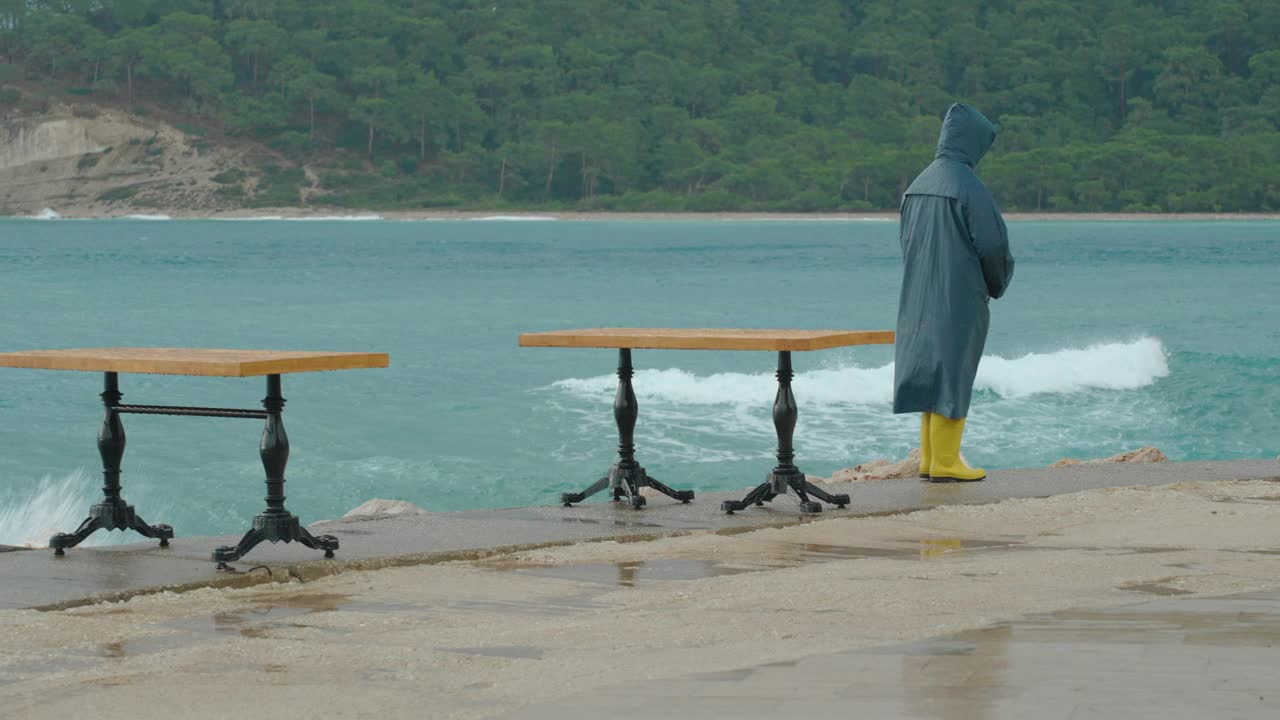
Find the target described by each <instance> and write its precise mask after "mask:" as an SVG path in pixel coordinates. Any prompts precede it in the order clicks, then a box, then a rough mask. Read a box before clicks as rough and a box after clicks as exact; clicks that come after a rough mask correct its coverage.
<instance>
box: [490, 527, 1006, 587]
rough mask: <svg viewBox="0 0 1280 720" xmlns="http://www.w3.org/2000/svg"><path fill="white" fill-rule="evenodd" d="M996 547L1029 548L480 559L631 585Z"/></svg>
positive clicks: (787, 549)
mask: <svg viewBox="0 0 1280 720" xmlns="http://www.w3.org/2000/svg"><path fill="white" fill-rule="evenodd" d="M995 548H1006V549H1015V550H1018V549H1031V548H1028V547H1026V546H1023V545H1021V544H1019V543H1015V542H1011V541H1006V540H985V539H958V538H928V539H924V540H921V541H919V543H917V544H901V545H896V546H893V545H890V546H886V547H850V546H846V545H827V544H822V543H791V542H768V543H765V542H753V541H744V545H743V547H742V556H741V557H740V558H735V559H729V560H724V559H716V560H690V559H658V560H625V561H619V562H610V563H578V564H568V565H543V564H538V563H530V562H519V561H515V562H512V561H509V560H508V561H503V560H499V561H496V562H488V563H481V564H480V566H481V567H488V568H490V569H493V570H500V571H507V572H518V573H521V574H525V575H534V576H538V577H548V578H556V579H560V580H576V581H578V582H588V583H596V584H601V585H613V586H617V587H635V586H636V584H637V583H641V582H654V581H669V580H702V579H705V578H714V577H725V576H729V575H741V574H744V573H753V572H762V571H766V570H779V569H784V568H792V567H800V566H802V565H811V564H818V563H826V562H835V561H839V560H866V559H872V558H888V559H896V560H926V561H927V560H933V559H937V558H941V557H946V556H954V555H959V554H963V553H965V552H967V551H973V550H985V549H995Z"/></svg>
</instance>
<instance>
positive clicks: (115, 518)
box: [49, 497, 173, 555]
mask: <svg viewBox="0 0 1280 720" xmlns="http://www.w3.org/2000/svg"><path fill="white" fill-rule="evenodd" d="M99 530H108V531H110V530H132V531H134V532H136V533H138V534H139V535H141V536H143V537H148V538H155V539H157V540H159V541H160V547H169V541H170V540H171V539H173V528H171V527H169V526H168V525H158V524H157V525H148V524H147V523H146V522H145V521H144V520H143V519H142V518H140V517H138V515H137V513H135V512H134V511H133V506H132V505H130V504H128V503H126V502H125V501H124V500H122V499H120V498H119V497H116V498H108V499H106V500H103V501H102V502H100V503H98V504H96V505H94V506H93V507H91V508H89V517H88V518H86V519H85V521H84V522H82V523H80V527H79V528H76V531H75V532H73V533H58V534H56V535H54V536H53V537H51V538H49V547H51V548H53V554H54V555H66V554H67V553H66V548H73V547H75V546H77V545H79V544H80V543H82V542H84V540H85V538H87V537H89V536H90V535H92V534H94V533H96V532H97V531H99Z"/></svg>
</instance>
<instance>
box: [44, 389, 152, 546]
mask: <svg viewBox="0 0 1280 720" xmlns="http://www.w3.org/2000/svg"><path fill="white" fill-rule="evenodd" d="M100 397H101V398H102V404H103V405H104V406H105V407H106V415H105V416H104V417H103V418H102V428H101V429H100V430H99V431H98V454H99V455H101V456H102V478H103V483H102V494H103V498H102V502H100V503H98V504H96V505H94V506H93V507H91V508H89V517H88V518H87V519H85V521H84V522H82V523H80V527H79V528H77V529H76V531H75V532H73V533H58V534H56V535H54V536H53V537H51V538H49V547H51V548H53V554H54V555H65V554H66V552H65V551H66V549H67V548H72V547H75V546H77V545H79V544H80V543H82V542H84V540H85V538H87V537H89V536H90V535H92V534H94V533H95V532H97V531H99V530H108V531H109V530H133V531H134V532H136V533H138V534H139V535H142V536H143V537H149V538H156V539H158V540H159V541H160V547H169V539H170V538H172V537H173V528H171V527H169V526H168V525H148V524H147V523H146V522H144V521H143V520H142V518H140V517H138V516H137V514H136V513H134V511H133V506H132V505H130V504H128V503H127V502H125V501H124V498H123V497H121V496H120V461H121V460H122V459H123V458H124V445H125V435H124V423H122V422H120V413H118V412H116V406H117V405H119V404H120V398H122V397H124V396H123V395H122V394H121V393H120V384H119V377H118V376H117V374H116V373H113V372H109V373H106V375H105V378H104V380H103V390H102V395H101V396H100Z"/></svg>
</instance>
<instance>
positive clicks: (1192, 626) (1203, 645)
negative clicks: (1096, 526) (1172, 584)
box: [669, 591, 1280, 720]
mask: <svg viewBox="0 0 1280 720" xmlns="http://www.w3.org/2000/svg"><path fill="white" fill-rule="evenodd" d="M1276 648H1280V592H1276V591H1272V592H1268V593H1263V594H1259V593H1250V594H1245V595H1237V596H1228V597H1221V598H1195V599H1189V598H1159V599H1151V600H1148V601H1146V602H1143V603H1141V604H1137V605H1126V606H1120V607H1112V608H1099V609H1083V610H1064V611H1060V612H1054V613H1046V614H1036V615H1030V616H1026V617H1023V618H1019V619H1016V620H1013V621H1009V622H1002V623H999V624H997V625H993V626H991V627H987V628H981V629H976V630H966V631H963V632H959V633H955V634H952V635H946V636H941V637H936V638H931V639H927V640H921V641H916V642H909V643H903V644H900V645H890V646H884V647H875V648H865V649H859V650H852V651H848V652H841V653H836V654H832V655H815V656H809V657H805V658H802V659H801V660H800V661H799V662H798V664H797V665H796V666H795V668H794V669H792V670H782V671H781V674H779V671H774V674H773V676H772V677H770V678H768V679H767V680H766V679H763V678H757V677H755V676H756V675H757V673H760V672H761V671H762V670H763V669H764V668H765V667H767V666H764V665H757V666H751V667H744V668H737V669H729V670H720V671H716V672H703V673H698V674H696V675H691V676H690V679H692V680H695V681H699V682H701V683H708V684H714V683H746V682H751V683H757V682H759V683H760V684H761V685H765V684H766V683H767V685H766V686H771V687H776V688H779V690H778V691H777V692H778V693H782V692H783V690H781V689H782V688H789V687H804V686H805V683H806V682H807V681H808V680H809V679H810V678H840V679H841V680H842V682H846V683H848V684H849V691H850V692H851V693H853V694H852V695H849V696H846V697H859V696H862V695H864V694H873V695H874V696H875V698H876V700H877V704H878V707H879V708H880V714H882V715H884V716H892V717H904V718H953V719H954V718H963V719H966V720H970V719H973V720H976V719H978V718H995V717H997V716H998V717H1039V716H1042V715H1045V714H1046V713H1048V714H1049V715H1052V716H1053V717H1065V716H1066V714H1069V711H1070V710H1071V704H1074V703H1076V702H1082V703H1084V702H1091V701H1092V702H1098V705H1099V707H1100V708H1110V709H1111V711H1110V712H1104V713H1103V715H1105V716H1106V717H1136V716H1139V715H1144V711H1145V710H1148V709H1150V708H1151V707H1152V706H1151V702H1152V698H1155V697H1160V696H1177V695H1178V694H1179V692H1181V693H1182V694H1183V695H1184V696H1185V697H1184V701H1185V698H1191V701H1190V702H1191V703H1193V704H1189V705H1187V707H1186V709H1185V711H1184V710H1178V711H1174V708H1173V707H1172V706H1171V707H1170V708H1168V709H1167V710H1166V709H1165V708H1158V710H1159V711H1160V712H1157V713H1156V714H1157V715H1158V714H1160V713H1161V712H1163V713H1164V714H1166V715H1169V716H1170V717H1179V718H1181V717H1187V718H1191V717H1197V718H1199V717H1219V716H1226V715H1233V716H1238V717H1242V718H1243V717H1249V718H1258V719H1259V720H1260V719H1261V718H1268V717H1270V718H1274V717H1277V715H1276V714H1275V710H1274V709H1275V708H1276V707H1277V702H1276V699H1275V697H1274V696H1273V693H1274V691H1275V687H1276V684H1275V674H1274V672H1272V671H1273V669H1274V668H1273V666H1274V657H1272V656H1270V655H1268V654H1266V653H1268V652H1270V651H1271V650H1272V649H1276ZM1210 688H1215V689H1216V690H1217V692H1214V693H1206V692H1205V691H1206V690H1208V689H1210ZM679 691H680V688H679V687H677V688H676V689H674V690H669V692H679ZM709 692H716V693H717V694H719V693H723V692H733V690H731V689H730V688H723V689H720V690H710V691H709ZM1187 693H1190V694H1189V695H1187ZM1210 695H1212V696H1213V697H1212V698H1211V699H1209V696H1210ZM1046 696H1047V697H1049V698H1067V699H1068V703H1070V704H1068V705H1067V706H1066V710H1067V711H1068V712H1066V713H1064V712H1061V708H1059V709H1058V711H1057V712H1055V711H1053V710H1052V708H1051V706H1050V708H1051V709H1049V710H1047V709H1046V706H1045V705H1044V700H1043V699H1042V698H1044V697H1046ZM1121 698H1125V701H1124V702H1123V703H1120V702H1118V701H1119V700H1120V699H1121ZM1103 703H1105V704H1103ZM1224 706H1225V707H1229V708H1239V709H1238V710H1236V711H1235V712H1230V711H1227V710H1223V711H1221V712H1215V711H1216V710H1218V709H1219V708H1221V707H1224ZM1080 707H1084V708H1088V705H1080ZM1211 708H1212V709H1211ZM1077 714H1078V713H1077ZM1072 717H1075V715H1072Z"/></svg>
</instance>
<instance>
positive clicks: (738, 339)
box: [520, 328, 893, 352]
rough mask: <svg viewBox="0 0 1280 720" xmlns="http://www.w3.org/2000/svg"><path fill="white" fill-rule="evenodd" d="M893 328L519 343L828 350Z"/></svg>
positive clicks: (576, 337)
mask: <svg viewBox="0 0 1280 720" xmlns="http://www.w3.org/2000/svg"><path fill="white" fill-rule="evenodd" d="M892 344H893V331H891V330H737V329H731V328H715V329H707V328H591V329H587V330H557V331H554V332H539V333H525V334H523V335H521V336H520V346H521V347H575V348H648V349H654V350H770V351H779V352H780V351H800V352H803V351H806V350H826V349H828V348H836V347H846V346H849V345H892Z"/></svg>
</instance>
